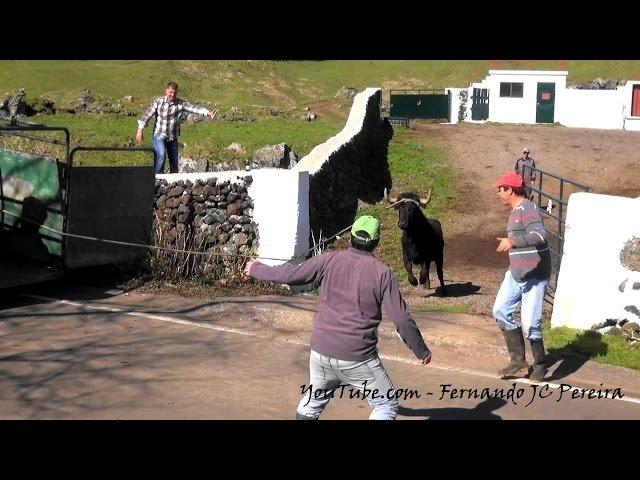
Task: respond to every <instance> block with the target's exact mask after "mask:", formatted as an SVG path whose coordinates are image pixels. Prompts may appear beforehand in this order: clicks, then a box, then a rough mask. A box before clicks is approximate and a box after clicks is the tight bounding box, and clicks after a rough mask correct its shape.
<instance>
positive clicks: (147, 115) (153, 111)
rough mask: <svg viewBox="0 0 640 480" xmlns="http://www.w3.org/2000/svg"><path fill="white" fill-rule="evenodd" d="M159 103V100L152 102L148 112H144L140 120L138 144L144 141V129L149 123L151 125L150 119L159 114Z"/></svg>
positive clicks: (137, 135)
mask: <svg viewBox="0 0 640 480" xmlns="http://www.w3.org/2000/svg"><path fill="white" fill-rule="evenodd" d="M157 102H158V100H157V99H156V100H154V101H153V102H151V105H149V108H148V109H147V111H146V112H144V115H142V117H140V119H139V120H138V131H137V132H136V142H137V143H138V144H140V143H142V140H143V139H144V128H145V127H146V126H147V123H149V119H150V118H151V117H153V116H154V115H156V114H157V112H158V105H157Z"/></svg>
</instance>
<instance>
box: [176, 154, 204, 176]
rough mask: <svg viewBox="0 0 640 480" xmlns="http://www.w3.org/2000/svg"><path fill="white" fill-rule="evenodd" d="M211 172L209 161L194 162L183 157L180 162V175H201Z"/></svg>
mask: <svg viewBox="0 0 640 480" xmlns="http://www.w3.org/2000/svg"><path fill="white" fill-rule="evenodd" d="M207 171H209V161H208V160H206V159H200V160H194V159H192V158H186V157H183V158H181V159H180V160H179V161H178V173H199V172H207Z"/></svg>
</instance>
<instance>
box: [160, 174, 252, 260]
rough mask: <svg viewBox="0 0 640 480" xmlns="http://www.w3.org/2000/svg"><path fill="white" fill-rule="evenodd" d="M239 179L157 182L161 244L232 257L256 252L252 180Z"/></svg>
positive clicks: (213, 178) (248, 177) (163, 180)
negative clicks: (250, 191) (189, 247)
mask: <svg viewBox="0 0 640 480" xmlns="http://www.w3.org/2000/svg"><path fill="white" fill-rule="evenodd" d="M237 178H238V181H237V182H232V181H230V180H225V181H220V182H219V181H218V179H217V178H216V177H210V178H208V179H206V180H196V181H195V182H192V181H191V180H178V181H176V182H172V183H169V182H168V181H167V180H166V179H157V180H156V201H155V214H156V215H155V216H156V222H157V225H156V229H160V231H161V232H162V242H161V243H162V245H163V246H169V247H174V248H184V247H185V245H186V246H191V247H192V248H195V249H196V250H197V251H206V252H222V253H226V254H231V255H237V254H244V253H247V252H249V250H250V249H256V248H257V247H258V232H257V228H256V224H255V223H254V222H253V200H252V199H251V198H250V197H249V195H248V193H247V186H248V185H250V184H251V182H252V181H253V179H252V177H251V176H250V175H247V176H245V177H237Z"/></svg>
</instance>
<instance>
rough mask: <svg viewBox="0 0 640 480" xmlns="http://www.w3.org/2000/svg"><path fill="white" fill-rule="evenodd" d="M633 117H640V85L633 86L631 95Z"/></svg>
mask: <svg viewBox="0 0 640 480" xmlns="http://www.w3.org/2000/svg"><path fill="white" fill-rule="evenodd" d="M631 116H632V117H640V85H634V86H633V94H632V95H631Z"/></svg>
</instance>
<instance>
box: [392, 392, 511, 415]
mask: <svg viewBox="0 0 640 480" xmlns="http://www.w3.org/2000/svg"><path fill="white" fill-rule="evenodd" d="M506 403H507V401H506V400H504V399H502V398H495V397H491V398H487V399H486V400H484V401H482V402H480V403H479V404H477V405H476V406H475V407H473V408H407V407H403V406H402V405H400V408H399V409H398V415H403V416H405V417H425V418H424V419H425V420H502V417H501V416H500V415H497V414H496V413H494V411H495V410H498V409H500V408H502V407H503V406H504V405H506Z"/></svg>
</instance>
